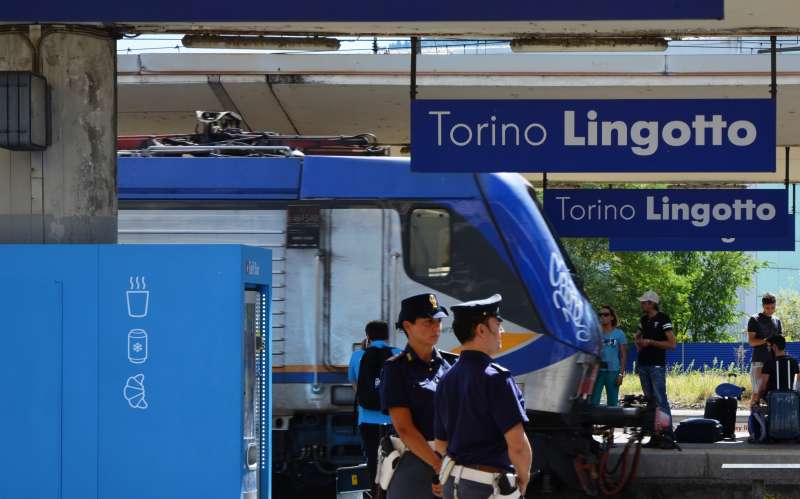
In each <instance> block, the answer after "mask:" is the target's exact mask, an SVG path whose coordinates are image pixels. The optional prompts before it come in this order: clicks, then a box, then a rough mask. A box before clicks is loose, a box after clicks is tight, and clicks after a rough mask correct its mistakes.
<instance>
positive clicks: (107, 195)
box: [0, 26, 117, 243]
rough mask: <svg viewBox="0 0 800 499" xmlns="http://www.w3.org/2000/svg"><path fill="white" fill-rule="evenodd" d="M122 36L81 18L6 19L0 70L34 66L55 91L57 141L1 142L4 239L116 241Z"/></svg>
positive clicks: (0, 34) (0, 236)
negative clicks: (12, 22)
mask: <svg viewBox="0 0 800 499" xmlns="http://www.w3.org/2000/svg"><path fill="white" fill-rule="evenodd" d="M116 61H117V58H116V42H115V40H114V38H113V37H112V35H111V34H110V33H108V32H105V31H101V30H97V29H95V28H91V27H80V26H69V27H65V26H41V27H40V26H33V27H29V26H1V27H0V71H30V70H32V71H34V72H37V73H40V74H41V75H43V76H44V77H45V78H46V79H47V83H48V85H49V86H50V92H51V116H52V133H51V137H52V142H51V145H50V147H48V148H47V150H45V151H42V152H14V151H8V150H5V149H0V242H1V243H8V242H19V243H114V242H116V241H117V198H116V186H117V181H116V175H117V173H116V172H117V169H116V136H117V133H116V130H117V129H116V110H117V89H116Z"/></svg>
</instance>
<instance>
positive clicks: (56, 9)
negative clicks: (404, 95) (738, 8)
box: [0, 0, 724, 23]
mask: <svg viewBox="0 0 800 499" xmlns="http://www.w3.org/2000/svg"><path fill="white" fill-rule="evenodd" d="M723 17H724V1H723V0H654V1H649V2H648V1H642V0H558V1H553V0H527V1H518V0H496V1H494V2H491V3H488V2H485V1H479V0H461V1H454V0H444V1H439V2H430V1H427V0H406V1H403V2H398V1H383V2H381V1H378V2H375V1H373V0H346V1H344V2H330V1H323V0H298V1H295V2H267V1H264V0H241V1H239V2H237V3H236V4H235V5H234V6H231V5H230V4H227V3H224V2H219V1H216V0H191V1H172V2H163V1H160V0H140V1H138V2H109V1H108V0H82V1H78V2H64V1H62V0H30V1H27V2H5V3H4V5H3V8H2V10H0V21H6V22H8V21H10V22H109V23H125V22H151V23H159V22H248V23H258V22H276V21H277V22H289V21H295V22H380V21H383V22H425V21H440V22H449V21H453V22H456V21H479V22H488V21H613V20H668V19H722V18H723Z"/></svg>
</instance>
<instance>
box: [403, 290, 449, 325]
mask: <svg viewBox="0 0 800 499" xmlns="http://www.w3.org/2000/svg"><path fill="white" fill-rule="evenodd" d="M448 315H449V314H448V313H447V309H446V308H445V307H443V306H441V305H439V300H438V299H437V298H436V295H435V294H433V293H425V294H421V295H414V296H410V297H408V298H406V299H405V300H403V301H402V303H401V304H400V315H399V316H398V317H397V327H398V329H402V327H403V321H409V322H414V321H415V320H417V319H419V318H420V317H425V318H428V317H429V318H431V319H443V318H445V317H447V316H448Z"/></svg>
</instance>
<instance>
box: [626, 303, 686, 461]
mask: <svg viewBox="0 0 800 499" xmlns="http://www.w3.org/2000/svg"><path fill="white" fill-rule="evenodd" d="M660 301H661V300H660V299H659V297H658V295H657V294H656V293H655V292H654V291H648V292H646V293H645V294H643V295H642V296H640V297H639V304H640V305H641V307H642V312H644V315H643V316H642V318H641V320H640V321H639V327H638V329H637V330H636V336H635V342H636V348H637V349H638V350H639V358H638V359H637V366H638V369H639V381H641V383H642V390H643V391H644V394H645V395H646V396H647V397H648V398H650V399H655V401H656V403H657V404H658V408H659V409H661V411H663V412H664V413H665V414H666V415H667V416H668V419H669V425H668V427H667V428H666V429H665V430H664V432H663V433H661V434H660V435H655V436H653V437H652V438H651V439H650V442H648V443H647V444H645V447H652V448H660V449H672V448H674V442H675V440H674V437H673V433H672V411H671V410H670V407H669V400H667V350H674V349H675V344H676V342H675V335H674V334H673V332H672V321H671V320H670V318H669V316H667V314H665V313H664V312H661V311H660V310H659V302H660Z"/></svg>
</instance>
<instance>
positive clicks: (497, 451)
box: [434, 294, 533, 499]
mask: <svg viewBox="0 0 800 499" xmlns="http://www.w3.org/2000/svg"><path fill="white" fill-rule="evenodd" d="M501 302H502V297H501V296H500V295H497V294H496V295H494V296H492V297H490V298H487V299H485V300H476V301H471V302H466V303H461V304H459V305H454V306H453V307H452V308H451V310H452V312H453V332H455V334H456V337H457V338H458V341H460V342H461V344H462V351H461V355H460V356H459V359H458V362H457V363H456V364H455V366H453V368H452V369H450V371H448V373H447V374H445V375H444V377H443V378H442V380H441V381H440V382H439V387H438V388H437V390H436V416H435V424H434V430H435V436H436V450H437V451H438V452H440V453H442V454H445V453H446V455H447V457H446V458H445V461H444V464H443V465H442V471H441V473H440V481H441V482H442V484H443V485H444V489H443V492H444V497H445V499H455V498H458V499H491V498H497V497H501V496H502V497H509V498H511V497H519V496H520V494H524V493H525V489H526V488H527V486H528V482H529V480H530V469H531V461H532V458H533V455H532V451H531V444H530V442H529V441H528V437H527V435H526V434H525V427H524V424H525V423H526V422H528V417H527V415H526V413H525V402H524V400H523V398H522V394H521V393H520V391H519V388H518V387H517V384H516V383H515V382H514V378H513V376H512V375H511V372H510V371H508V370H507V369H505V368H503V367H502V366H500V365H499V364H495V363H493V362H492V355H496V354H497V353H499V352H500V347H501V345H502V334H503V328H502V326H501V325H500V324H501V323H502V322H503V319H502V318H501V317H500V304H501Z"/></svg>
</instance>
